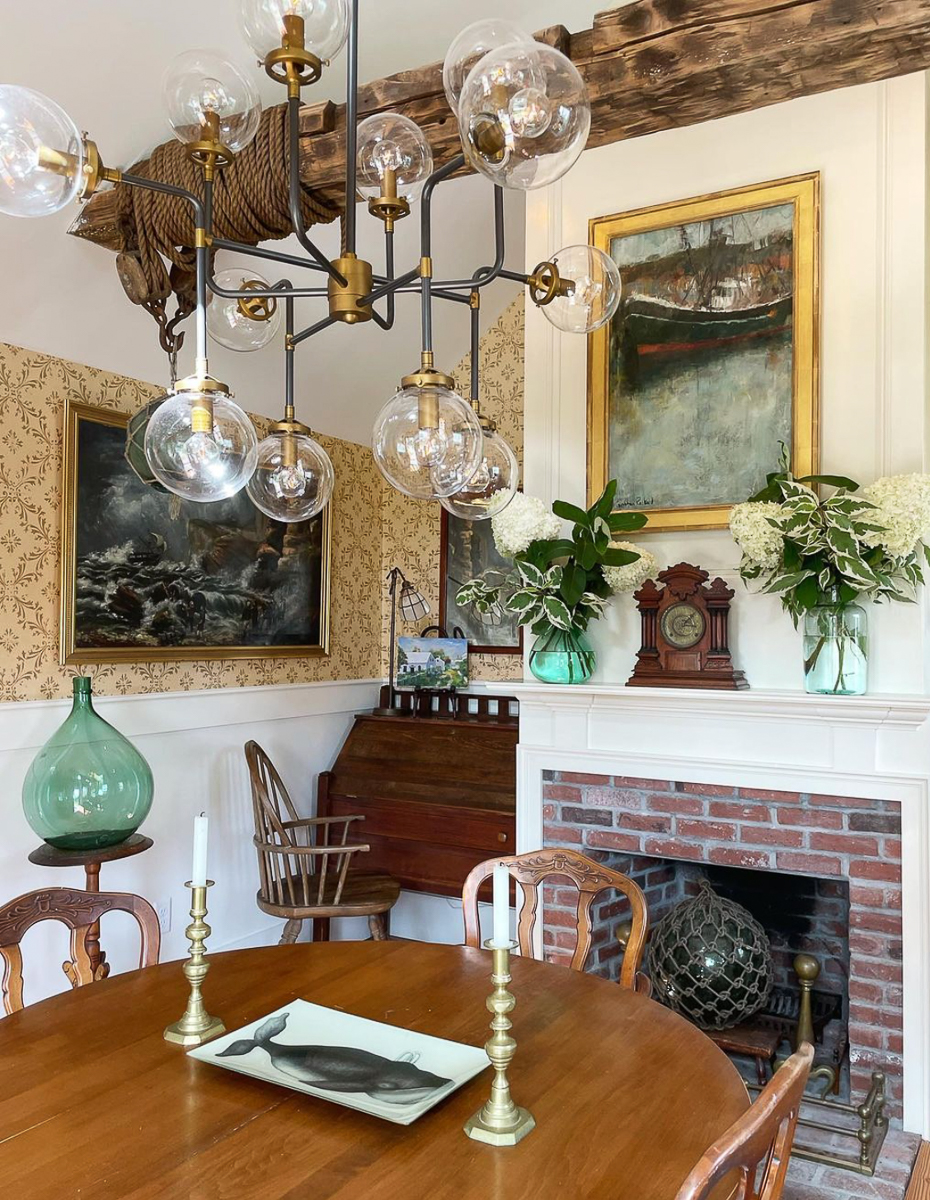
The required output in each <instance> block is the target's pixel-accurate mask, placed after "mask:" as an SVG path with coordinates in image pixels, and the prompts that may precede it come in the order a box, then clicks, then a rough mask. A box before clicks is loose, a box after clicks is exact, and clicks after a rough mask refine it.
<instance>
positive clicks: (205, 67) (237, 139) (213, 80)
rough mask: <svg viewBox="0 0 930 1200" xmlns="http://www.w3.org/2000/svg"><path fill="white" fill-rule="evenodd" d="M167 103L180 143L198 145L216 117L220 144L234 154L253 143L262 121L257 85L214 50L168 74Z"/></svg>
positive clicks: (183, 59)
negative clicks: (213, 117)
mask: <svg viewBox="0 0 930 1200" xmlns="http://www.w3.org/2000/svg"><path fill="white" fill-rule="evenodd" d="M162 101H163V103H164V106H165V115H166V116H167V118H168V124H169V125H170V126H171V129H172V132H173V133H174V136H175V137H176V138H177V139H178V141H180V142H184V143H185V144H186V143H189V142H196V141H199V140H200V139H201V138H202V137H203V136H204V135H203V127H204V125H205V124H207V123H208V122H209V121H210V120H211V117H210V114H214V115H215V117H216V121H217V129H216V140H217V141H219V142H221V143H222V144H223V145H224V146H225V147H226V148H227V150H231V151H232V152H233V154H238V152H239V151H240V150H242V149H244V147H246V146H247V145H248V144H249V142H251V140H252V138H254V137H255V135H256V133H257V132H258V126H259V122H260V121H261V115H262V102H261V100H260V99H259V95H258V92H257V91H256V89H255V86H254V84H253V83H252V81H251V80H250V79H248V78H247V77H246V76H245V75H243V73H242V72H241V71H240V70H239V68H238V67H237V66H236V65H235V64H234V63H231V62H229V61H227V59H225V58H223V57H222V56H221V55H219V54H217V53H216V52H215V51H213V50H187V51H185V53H184V54H179V55H178V57H177V58H176V59H175V60H174V62H173V63H172V64H171V65H170V66H169V68H168V70H167V71H166V72H165V78H164V82H163V83H162Z"/></svg>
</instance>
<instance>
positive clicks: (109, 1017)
mask: <svg viewBox="0 0 930 1200" xmlns="http://www.w3.org/2000/svg"><path fill="white" fill-rule="evenodd" d="M211 957H212V960H213V967H212V970H211V972H210V974H209V976H208V977H207V981H206V986H205V994H206V1001H207V1005H208V1007H209V1009H210V1011H211V1012H212V1013H214V1014H216V1015H217V1016H219V1017H222V1019H223V1020H224V1021H225V1022H226V1027H227V1029H228V1030H230V1031H234V1030H235V1029H236V1028H237V1027H239V1026H241V1025H243V1024H245V1023H247V1022H249V1021H252V1020H255V1019H257V1018H258V1017H260V1016H262V1015H263V1014H264V1013H267V1012H270V1011H272V1010H274V1009H276V1008H278V1007H280V1006H281V1005H283V1004H286V1003H287V1002H288V1001H290V1000H292V999H294V998H295V997H297V996H301V997H303V998H305V999H307V1000H311V1001H313V1002H315V1003H318V1004H325V1005H330V1006H333V1007H338V1008H341V1009H344V1010H346V1011H348V1012H353V1013H357V1014H359V1015H360V1016H364V1017H370V1018H372V1019H374V1020H378V1021H386V1022H388V1023H390V1024H392V1025H398V1026H402V1027H404V1028H407V1029H417V1030H421V1031H422V1032H424V1033H429V1034H435V1035H437V1036H440V1037H447V1038H453V1039H455V1040H457V1041H463V1042H470V1043H472V1044H473V1045H481V1044H482V1043H483V1042H484V1040H485V1037H486V1035H487V1032H488V1029H487V1023H488V1013H487V1010H486V1009H485V1007H484V1001H485V997H486V995H487V993H488V991H489V986H490V985H489V978H488V976H489V969H490V956H489V955H488V954H487V953H486V952H485V951H482V950H468V949H465V948H463V947H458V946H431V945H425V944H422V943H417V942H331V943H314V944H310V945H308V944H304V945H295V946H277V947H270V948H265V949H257V950H237V951H231V952H229V953H226V954H217V955H215V956H211ZM512 967H513V985H512V989H513V992H514V995H515V996H516V1000H517V1006H516V1009H515V1010H514V1013H513V1020H514V1029H513V1032H514V1035H515V1037H516V1039H517V1043H518V1049H517V1054H516V1058H515V1059H514V1062H513V1066H512V1070H511V1072H510V1075H511V1083H512V1086H513V1092H514V1098H515V1099H516V1101H517V1102H518V1103H519V1104H523V1105H525V1106H526V1107H527V1108H529V1109H530V1111H531V1112H532V1113H533V1115H534V1117H535V1118H536V1122H537V1128H536V1129H535V1130H534V1131H533V1132H532V1133H531V1134H530V1135H529V1136H528V1137H527V1138H525V1139H524V1141H522V1142H521V1143H520V1144H519V1145H518V1146H514V1147H507V1148H494V1147H491V1146H485V1145H482V1144H481V1143H479V1142H474V1141H471V1140H470V1139H469V1138H467V1137H466V1136H465V1135H464V1133H463V1132H462V1125H463V1124H464V1122H465V1121H466V1120H467V1118H468V1117H469V1116H471V1114H472V1113H473V1112H474V1111H475V1110H476V1109H477V1108H479V1107H480V1105H481V1104H483V1103H484V1100H485V1099H486V1097H487V1094H488V1088H489V1084H490V1073H489V1072H487V1071H485V1072H482V1073H481V1074H480V1075H478V1076H477V1077H476V1078H475V1079H473V1080H471V1082H470V1083H468V1084H467V1085H466V1086H465V1087H463V1088H461V1089H460V1090H459V1091H458V1092H456V1093H454V1094H453V1095H451V1096H449V1097H448V1098H447V1099H446V1100H444V1101H443V1102H442V1103H441V1104H440V1105H438V1106H437V1107H436V1108H435V1109H433V1110H432V1112H430V1113H427V1114H426V1115H425V1116H423V1117H421V1118H420V1120H419V1121H417V1122H416V1123H415V1124H413V1125H410V1126H408V1127H406V1128H405V1127H403V1126H399V1125H392V1124H389V1123H387V1122H385V1121H380V1120H378V1119H377V1118H375V1117H370V1116H367V1115H365V1114H363V1113H359V1112H355V1111H352V1110H351V1109H347V1108H342V1107H340V1106H338V1105H336V1104H332V1103H329V1102H328V1101H326V1100H324V1099H322V1098H317V1097H315V1096H309V1095H304V1094H301V1093H299V1092H293V1091H290V1090H288V1089H286V1088H283V1087H277V1086H275V1085H274V1084H271V1083H265V1082H262V1081H260V1080H257V1079H251V1078H248V1077H246V1076H242V1075H236V1074H234V1073H233V1072H230V1071H224V1070H221V1069H220V1068H218V1067H215V1066H211V1065H209V1064H207V1063H200V1062H197V1061H195V1060H194V1059H191V1058H188V1057H187V1056H186V1055H185V1054H184V1052H183V1050H181V1049H180V1048H179V1047H177V1046H172V1045H169V1044H168V1043H167V1042H165V1041H164V1039H163V1038H162V1030H163V1028H164V1026H165V1025H166V1024H167V1023H168V1022H169V1021H173V1020H175V1019H176V1018H177V1016H178V1015H179V1013H180V1011H181V1009H182V1008H183V1005H184V1002H185V1000H186V984H185V980H184V978H183V976H182V974H181V970H180V965H179V964H178V963H166V964H163V965H162V966H159V967H150V968H148V969H147V970H143V971H132V972H129V973H128V974H125V975H118V976H115V977H112V978H110V979H106V980H104V981H103V982H102V983H94V984H91V985H90V986H88V987H83V988H80V989H78V990H77V991H74V992H69V993H67V994H65V995H61V996H56V997H54V998H53V999H51V1000H46V1001H44V1002H43V1003H41V1004H35V1005H33V1006H32V1007H30V1008H26V1009H24V1010H23V1011H22V1012H20V1013H15V1014H14V1015H13V1016H10V1017H7V1018H5V1019H4V1020H2V1021H0V1195H2V1196H5V1197H6V1196H9V1197H14V1196H15V1197H23V1198H26V1197H28V1200H61V1197H63V1196H68V1197H71V1196H82V1197H93V1198H94V1200H117V1198H120V1200H122V1198H129V1197H131V1198H132V1200H156V1198H157V1200H226V1198H228V1197H236V1200H285V1198H288V1200H296V1198H297V1197H301V1198H303V1197H314V1200H420V1198H421V1197H430V1198H431V1200H475V1198H477V1197H484V1198H486V1200H529V1198H530V1197H534V1198H537V1200H553V1198H554V1197H565V1198H566V1200H586V1198H587V1197H598V1200H602V1198H604V1197H610V1200H674V1196H675V1193H676V1191H677V1190H678V1186H679V1185H680V1184H681V1183H682V1181H683V1180H684V1178H685V1176H686V1175H687V1174H688V1172H689V1171H690V1169H691V1168H692V1167H693V1166H694V1164H695V1163H696V1162H697V1161H698V1159H699V1158H700V1156H701V1154H702V1153H703V1151H704V1150H705V1149H706V1148H707V1147H708V1146H709V1145H710V1144H711V1143H712V1142H713V1141H714V1140H715V1139H716V1138H717V1137H719V1135H720V1134H722V1133H723V1131H724V1130H725V1129H726V1128H727V1127H728V1126H729V1125H730V1124H731V1123H732V1122H733V1121H734V1120H735V1119H736V1118H737V1117H738V1116H740V1115H741V1114H742V1113H743V1112H744V1111H745V1110H746V1108H747V1107H748V1105H749V1100H748V1097H747V1094H746V1089H745V1087H744V1085H743V1083H742V1081H741V1080H740V1077H739V1075H738V1074H737V1072H736V1070H735V1068H734V1067H733V1066H732V1065H731V1064H730V1062H729V1060H728V1059H727V1058H726V1056H725V1055H724V1054H723V1052H722V1051H721V1050H719V1049H718V1048H717V1047H716V1046H715V1045H714V1044H713V1042H711V1041H710V1040H709V1039H708V1038H706V1037H705V1036H704V1035H703V1034H702V1033H701V1032H700V1031H699V1030H698V1029H696V1028H695V1027H694V1026H693V1025H691V1024H689V1023H688V1022H686V1021H684V1020H683V1019H682V1018H681V1017H678V1016H676V1015H675V1014H674V1013H672V1012H670V1011H669V1010H668V1009H665V1008H662V1007H661V1006H660V1005H658V1004H655V1003H654V1002H653V1001H651V1000H647V999H646V998H645V997H644V996H641V995H637V994H635V993H632V992H627V991H623V990H622V989H621V988H618V987H617V985H616V984H612V983H608V982H607V981H606V980H603V979H599V978H596V977H595V976H592V975H583V974H581V973H579V972H576V971H569V970H566V969H565V968H564V967H556V966H551V965H550V964H548V963H542V962H534V961H532V960H528V959H521V958H516V959H514V960H512ZM730 1191H731V1187H730V1182H729V1181H726V1182H725V1186H724V1187H723V1189H722V1190H719V1191H718V1193H717V1194H715V1200H724V1197H726V1196H728V1195H729V1194H730Z"/></svg>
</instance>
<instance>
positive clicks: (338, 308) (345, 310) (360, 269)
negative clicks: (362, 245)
mask: <svg viewBox="0 0 930 1200" xmlns="http://www.w3.org/2000/svg"><path fill="white" fill-rule="evenodd" d="M333 266H334V267H335V268H336V270H337V271H338V272H339V274H340V275H341V276H342V277H343V279H345V281H346V282H345V286H343V285H342V284H340V283H339V281H338V280H336V279H333V278H332V276H330V280H329V315H330V316H331V317H332V318H333V319H334V320H336V321H344V322H345V323H346V324H347V325H356V324H358V323H359V322H361V321H370V320H371V305H370V304H359V300H361V299H362V298H363V297H364V296H367V295H368V294H369V293H370V292H371V285H372V271H371V263H370V262H366V261H365V260H364V259H363V258H358V257H357V256H356V255H355V254H346V255H345V256H344V257H343V258H337V259H334V260H333Z"/></svg>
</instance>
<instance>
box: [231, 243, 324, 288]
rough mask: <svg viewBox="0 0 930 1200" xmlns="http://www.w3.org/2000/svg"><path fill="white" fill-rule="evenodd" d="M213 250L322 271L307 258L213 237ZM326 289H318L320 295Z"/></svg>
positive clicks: (315, 263) (316, 263)
mask: <svg viewBox="0 0 930 1200" xmlns="http://www.w3.org/2000/svg"><path fill="white" fill-rule="evenodd" d="M213 248H214V249H215V250H232V251H234V252H235V253H236V254H250V255H251V256H252V257H253V258H264V259H268V260H269V261H271V262H276V263H280V264H281V265H282V266H289V267H304V268H306V270H308V271H322V270H323V268H322V267H321V266H320V264H319V263H318V262H313V261H312V260H311V259H309V258H298V257H297V255H296V254H284V253H282V252H281V251H279V250H266V249H264V247H262V246H250V245H249V244H248V243H247V242H233V241H230V240H229V238H219V237H214V239H213ZM325 293H326V289H325V288H321V289H320V295H325Z"/></svg>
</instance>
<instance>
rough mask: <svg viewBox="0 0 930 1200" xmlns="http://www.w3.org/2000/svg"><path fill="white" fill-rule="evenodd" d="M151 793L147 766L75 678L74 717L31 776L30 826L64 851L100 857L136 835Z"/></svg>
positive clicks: (27, 789)
mask: <svg viewBox="0 0 930 1200" xmlns="http://www.w3.org/2000/svg"><path fill="white" fill-rule="evenodd" d="M153 792H154V784H153V781H152V772H151V769H150V768H149V764H148V763H147V762H146V761H145V759H144V758H143V757H142V755H141V754H140V753H139V751H138V750H137V749H136V748H135V746H133V745H132V743H131V742H129V741H128V740H127V739H126V738H124V737H123V735H122V734H121V733H120V732H119V731H118V730H116V729H114V728H113V726H112V725H111V724H110V723H109V722H108V721H104V719H103V718H102V717H99V716H98V715H97V713H96V712H94V705H93V701H92V699H91V682H90V679H89V677H88V676H86V675H78V676H77V677H76V678H75V680H74V703H73V704H72V707H71V714H70V716H69V717H68V719H67V720H66V721H65V723H64V724H63V725H62V726H61V727H60V728H59V729H58V730H56V732H55V733H53V734H52V736H51V737H50V738H49V740H48V741H47V742H46V743H45V745H44V746H43V747H42V749H41V750H40V751H39V753H38V754H37V755H36V757H35V759H34V760H33V762H32V765H31V766H30V768H29V770H28V771H27V773H26V780H25V783H24V784H23V811H24V812H25V814H26V820H27V821H28V822H29V824H30V825H31V826H32V828H33V829H34V830H35V832H36V833H37V834H38V835H39V837H40V838H42V839H43V840H44V841H46V842H48V844H49V845H50V846H55V847H57V848H58V849H59V850H99V849H101V848H102V847H104V846H115V845H117V844H118V843H119V842H124V841H125V840H126V838H128V837H129V836H130V835H131V834H133V833H135V831H136V830H137V829H138V828H139V826H140V825H141V824H142V822H143V821H144V820H145V818H146V817H147V816H148V813H149V809H150V808H151V807H152V794H153Z"/></svg>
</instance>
